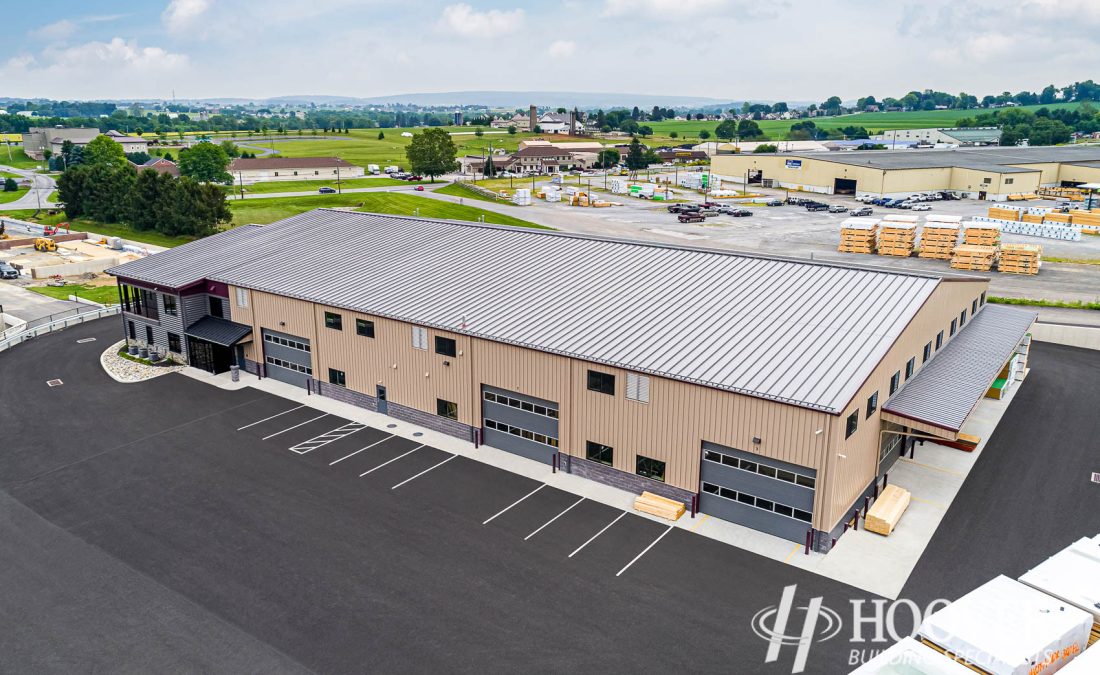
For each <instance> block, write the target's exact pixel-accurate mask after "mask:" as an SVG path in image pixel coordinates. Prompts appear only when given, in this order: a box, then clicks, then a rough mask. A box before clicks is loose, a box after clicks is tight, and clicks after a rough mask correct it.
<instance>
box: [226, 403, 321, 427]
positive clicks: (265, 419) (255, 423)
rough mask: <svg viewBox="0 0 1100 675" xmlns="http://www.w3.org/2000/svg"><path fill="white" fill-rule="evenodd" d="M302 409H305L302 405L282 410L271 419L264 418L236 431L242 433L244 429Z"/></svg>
mask: <svg viewBox="0 0 1100 675" xmlns="http://www.w3.org/2000/svg"><path fill="white" fill-rule="evenodd" d="M304 407H305V406H304V405H300V406H298V407H297V408H291V409H290V410H284V411H282V412H281V413H279V414H278V415H272V416H271V417H265V418H263V419H262V420H256V421H255V422H253V423H252V424H246V425H244V426H243V427H240V428H238V429H237V431H244V430H245V429H247V428H248V427H254V426H256V425H257V424H262V423H263V422H266V421H268V420H273V419H275V418H276V417H279V416H280V415H285V414H287V413H292V412H294V411H295V410H301V409H302V408H304Z"/></svg>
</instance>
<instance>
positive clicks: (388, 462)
mask: <svg viewBox="0 0 1100 675" xmlns="http://www.w3.org/2000/svg"><path fill="white" fill-rule="evenodd" d="M422 447H424V446H423V445H418V446H416V447H415V448H413V449H412V450H409V451H408V452H406V453H405V454H403V455H398V456H397V457H394V458H393V459H391V460H388V461H385V462H382V463H381V464H379V465H378V466H376V467H374V468H373V469H369V470H367V471H364V472H363V473H361V474H359V477H360V478H362V477H363V476H365V475H367V474H368V473H374V472H375V471H377V470H379V469H381V468H382V467H384V466H386V465H387V464H392V463H394V462H396V461H397V460H399V459H401V458H402V457H408V456H409V455H411V454H413V453H414V452H416V451H417V450H419V449H420V448H422Z"/></svg>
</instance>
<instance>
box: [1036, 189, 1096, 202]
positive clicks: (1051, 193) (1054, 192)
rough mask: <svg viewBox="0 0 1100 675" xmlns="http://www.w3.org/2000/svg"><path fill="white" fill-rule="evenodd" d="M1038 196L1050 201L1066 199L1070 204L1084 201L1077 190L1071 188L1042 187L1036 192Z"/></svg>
mask: <svg viewBox="0 0 1100 675" xmlns="http://www.w3.org/2000/svg"><path fill="white" fill-rule="evenodd" d="M1038 192H1039V196H1041V197H1050V198H1052V199H1068V200H1070V201H1071V202H1079V201H1082V200H1084V198H1085V197H1084V195H1083V194H1081V191H1080V190H1078V189H1077V188H1071V187H1043V188H1039V190H1038Z"/></svg>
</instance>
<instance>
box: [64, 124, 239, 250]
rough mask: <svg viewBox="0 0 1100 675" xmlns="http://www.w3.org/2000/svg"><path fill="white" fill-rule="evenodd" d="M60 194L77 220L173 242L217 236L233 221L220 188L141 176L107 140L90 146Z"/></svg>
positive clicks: (157, 174) (67, 212)
mask: <svg viewBox="0 0 1100 675" xmlns="http://www.w3.org/2000/svg"><path fill="white" fill-rule="evenodd" d="M199 145H203V144H199ZM206 145H210V144H206ZM196 147H198V146H196ZM211 147H213V148H216V149H217V150H219V151H221V149H220V148H218V147H217V146H213V145H211ZM191 150H194V148H192V149H191ZM62 152H64V149H63V150H62ZM223 152H224V151H223ZM182 161H183V160H182V158H181V164H182ZM226 175H228V174H226ZM57 189H58V197H59V199H60V200H61V201H62V202H63V203H64V204H65V215H66V216H68V217H69V218H71V219H75V218H82V217H83V218H89V219H91V220H95V221H98V222H101V223H125V224H127V225H129V226H130V227H132V228H134V229H135V230H155V231H157V232H160V233H161V234H165V235H170V236H180V235H182V236H193V237H202V236H206V235H208V234H213V233H214V232H216V231H217V230H218V228H219V226H220V225H222V224H224V223H228V222H229V221H230V220H232V217H233V214H232V213H231V212H230V210H229V205H228V204H227V203H226V199H225V192H224V191H223V190H222V188H220V187H219V186H217V185H215V184H213V183H208V182H200V181H198V180H194V179H193V178H190V177H188V176H181V177H180V178H176V177H174V176H172V175H171V174H167V173H160V172H157V171H154V170H152V169H145V170H142V171H140V172H138V171H137V170H136V169H135V168H134V166H133V164H131V163H130V161H129V160H128V159H127V157H126V154H125V152H123V149H122V146H121V145H119V144H118V143H116V142H114V141H113V140H111V139H110V138H108V137H106V136H98V137H96V138H95V139H94V140H92V141H91V142H90V143H88V144H87V145H86V146H84V148H83V150H82V151H81V153H80V162H79V163H78V164H74V165H72V166H69V167H68V168H66V169H65V171H64V173H62V174H61V177H60V178H58V181H57Z"/></svg>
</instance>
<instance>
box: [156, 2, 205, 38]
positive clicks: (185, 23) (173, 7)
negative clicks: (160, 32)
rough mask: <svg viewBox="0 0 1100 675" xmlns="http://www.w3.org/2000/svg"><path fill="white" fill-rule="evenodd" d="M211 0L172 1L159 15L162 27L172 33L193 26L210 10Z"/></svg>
mask: <svg viewBox="0 0 1100 675" xmlns="http://www.w3.org/2000/svg"><path fill="white" fill-rule="evenodd" d="M210 5H211V0H172V1H171V2H169V3H168V6H167V7H165V8H164V11H163V12H162V13H161V15H160V19H161V22H162V23H163V24H164V27H165V28H167V29H168V30H169V31H172V32H179V31H183V30H186V29H188V28H190V27H191V26H193V25H194V24H195V22H196V21H198V19H200V18H202V15H203V14H206V11H207V10H208V9H210Z"/></svg>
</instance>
